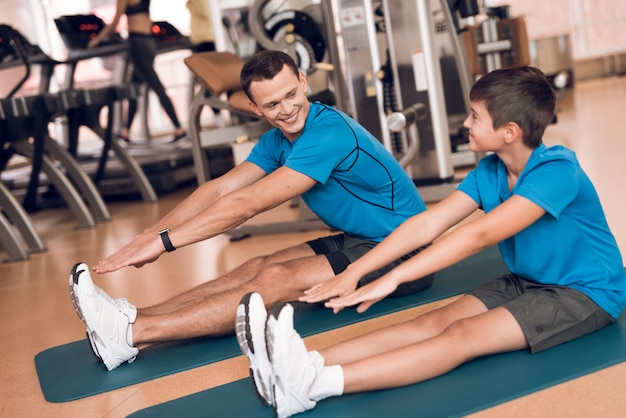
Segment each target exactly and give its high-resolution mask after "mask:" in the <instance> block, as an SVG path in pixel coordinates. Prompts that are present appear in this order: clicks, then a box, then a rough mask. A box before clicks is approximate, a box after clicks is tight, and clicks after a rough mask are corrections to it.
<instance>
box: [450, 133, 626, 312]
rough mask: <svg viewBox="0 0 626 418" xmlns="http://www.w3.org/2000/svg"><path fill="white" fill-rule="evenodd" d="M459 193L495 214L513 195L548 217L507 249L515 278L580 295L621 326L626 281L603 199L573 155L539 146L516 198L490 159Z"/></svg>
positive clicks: (506, 244)
mask: <svg viewBox="0 0 626 418" xmlns="http://www.w3.org/2000/svg"><path fill="white" fill-rule="evenodd" d="M458 190H460V191H462V192H464V193H466V194H467V195H469V196H470V197H471V198H472V199H474V201H476V202H477V203H478V205H479V206H480V207H481V208H482V209H483V210H484V211H485V213H488V212H489V211H491V210H492V209H494V208H495V207H497V206H498V205H499V204H501V203H502V202H504V201H505V200H506V199H508V198H509V197H510V196H512V195H514V194H515V195H519V196H523V197H525V198H527V199H529V200H531V201H532V202H534V203H536V204H537V205H539V206H541V207H542V208H543V209H544V210H545V211H546V214H545V215H544V216H543V217H541V218H540V219H539V220H538V221H537V222H535V223H534V224H532V225H530V226H529V227H528V228H526V229H524V230H523V231H521V232H519V233H518V234H516V235H515V236H513V237H511V238H509V239H507V240H505V241H503V242H501V243H500V244H499V248H500V252H501V253H502V257H503V259H504V261H505V262H506V264H507V266H508V267H509V269H510V270H511V272H512V273H515V274H518V275H519V276H521V277H523V278H525V279H527V280H530V281H534V282H537V283H543V284H553V285H562V286H568V287H571V288H573V289H577V290H579V291H581V292H583V293H584V294H586V295H587V296H589V297H590V298H591V299H592V300H593V301H594V302H596V303H597V304H598V305H599V306H600V307H601V308H602V309H604V310H605V311H606V312H607V313H608V314H610V315H611V316H613V317H615V318H617V317H618V316H619V315H620V312H621V311H622V310H623V309H624V307H625V306H626V274H625V273H624V267H623V263H622V257H621V255H620V252H619V248H618V246H617V243H616V241H615V238H614V237H613V234H612V233H611V231H610V230H609V226H608V224H607V221H606V218H605V215H604V211H603V209H602V206H601V204H600V199H599V198H598V195H597V193H596V190H595V188H594V187H593V184H592V183H591V181H590V180H589V178H588V177H587V175H586V174H585V172H584V171H583V169H582V168H581V167H580V165H579V163H578V160H577V158H576V155H575V154H574V152H573V151H571V150H569V149H567V148H565V147H563V146H554V147H550V148H548V147H546V146H545V145H541V146H539V147H538V148H537V149H536V150H534V151H533V153H532V155H531V157H530V159H529V160H528V163H527V164H526V167H525V168H524V170H523V171H522V173H521V175H520V176H519V178H518V180H517V183H516V184H515V187H513V190H509V189H508V179H507V173H506V169H505V167H504V163H503V162H502V161H501V160H500V159H499V158H498V157H497V156H496V155H495V154H492V155H488V156H486V157H485V158H483V159H482V160H481V161H480V163H479V164H478V166H477V167H476V168H475V169H474V170H472V171H471V172H470V173H469V175H468V176H467V177H466V178H465V179H464V181H463V182H462V183H461V184H460V185H459V187H458Z"/></svg>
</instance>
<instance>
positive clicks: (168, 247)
mask: <svg viewBox="0 0 626 418" xmlns="http://www.w3.org/2000/svg"><path fill="white" fill-rule="evenodd" d="M170 231H171V229H170V228H165V229H163V230H161V231H159V232H158V234H159V236H160V237H161V241H163V246H164V247H165V251H167V252H168V253H171V252H172V251H174V250H176V247H174V246H173V245H172V241H171V240H170V236H169V232H170Z"/></svg>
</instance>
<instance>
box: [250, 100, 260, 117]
mask: <svg viewBox="0 0 626 418" xmlns="http://www.w3.org/2000/svg"><path fill="white" fill-rule="evenodd" d="M248 104H249V105H250V110H252V111H253V112H254V113H255V114H256V115H257V116H263V113H261V112H260V111H259V107H258V106H257V105H256V103H254V102H253V101H252V100H248Z"/></svg>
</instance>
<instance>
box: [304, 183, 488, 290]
mask: <svg viewBox="0 0 626 418" xmlns="http://www.w3.org/2000/svg"><path fill="white" fill-rule="evenodd" d="M476 209H478V205H477V204H476V202H474V201H473V200H472V199H471V198H470V197H469V196H467V195H466V194H465V193H462V192H459V191H454V192H452V193H451V194H450V195H449V196H447V197H446V198H445V199H443V200H441V201H440V202H439V203H437V204H436V205H434V206H433V207H432V208H430V209H428V210H426V211H425V212H422V213H419V214H417V215H414V216H412V217H411V218H409V219H407V220H406V221H405V222H404V223H402V224H401V225H400V226H399V227H398V228H397V229H396V230H395V231H393V232H392V233H391V234H389V236H388V237H387V238H385V239H384V240H383V241H382V242H381V243H380V244H378V245H377V246H376V247H374V248H373V249H372V250H371V251H369V252H368V253H367V254H366V255H364V256H363V257H361V258H360V259H359V260H357V261H355V262H354V263H352V264H350V265H349V266H348V268H347V269H346V270H345V271H344V272H343V273H341V274H338V275H337V276H335V277H334V278H332V279H330V280H328V281H326V282H324V283H320V284H318V285H316V286H314V287H312V288H311V289H309V290H307V291H306V292H305V295H304V296H302V297H301V298H300V299H299V300H300V301H301V302H309V303H315V302H320V301H323V300H328V299H330V298H333V297H336V296H342V295H346V294H348V293H350V292H353V291H354V289H356V287H357V284H358V282H359V280H360V279H361V278H362V277H363V276H365V275H366V274H368V273H371V272H373V271H376V270H378V269H380V268H382V267H384V266H386V265H387V264H389V263H391V262H393V261H395V260H397V259H398V258H400V257H402V256H404V255H405V254H407V253H409V252H411V251H413V250H415V249H416V248H419V247H422V246H424V245H427V244H429V243H431V242H433V240H435V239H436V238H437V237H439V236H440V235H441V234H442V233H444V232H445V231H447V230H448V229H449V228H450V227H452V226H454V225H456V224H457V223H459V222H460V221H461V220H463V219H465V218H466V217H467V216H469V215H470V214H471V213H473V212H474V211H476Z"/></svg>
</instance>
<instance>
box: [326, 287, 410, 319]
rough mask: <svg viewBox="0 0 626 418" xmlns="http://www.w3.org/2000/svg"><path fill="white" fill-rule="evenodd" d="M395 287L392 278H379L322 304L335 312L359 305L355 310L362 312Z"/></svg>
mask: <svg viewBox="0 0 626 418" xmlns="http://www.w3.org/2000/svg"><path fill="white" fill-rule="evenodd" d="M397 287H398V285H397V284H396V283H395V282H394V281H393V280H390V279H383V278H380V279H378V280H374V281H373V282H370V283H368V284H366V285H365V286H363V287H361V288H359V289H357V290H355V291H354V292H352V293H349V294H347V295H345V296H340V297H338V298H334V299H331V300H329V301H328V302H326V303H325V304H324V306H326V307H327V308H332V310H333V312H334V313H337V312H339V311H341V310H342V309H343V308H346V307H348V306H354V305H359V306H358V307H357V309H356V310H357V312H358V313H363V312H365V311H366V310H368V309H369V307H370V306H372V305H373V304H375V303H376V302H378V301H379V300H382V299H384V298H385V297H387V296H388V295H390V294H391V293H393V291H394V290H396V289H397Z"/></svg>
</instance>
